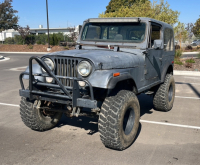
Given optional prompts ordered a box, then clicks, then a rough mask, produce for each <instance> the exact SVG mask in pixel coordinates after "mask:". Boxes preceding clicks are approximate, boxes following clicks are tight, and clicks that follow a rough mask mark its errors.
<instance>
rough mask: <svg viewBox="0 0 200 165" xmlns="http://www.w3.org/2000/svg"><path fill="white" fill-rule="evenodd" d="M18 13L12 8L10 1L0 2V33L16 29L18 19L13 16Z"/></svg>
mask: <svg viewBox="0 0 200 165" xmlns="http://www.w3.org/2000/svg"><path fill="white" fill-rule="evenodd" d="M16 13H18V11H17V10H14V9H13V7H12V0H5V1H4V2H0V32H2V31H4V30H6V29H16V28H17V26H16V25H17V23H18V20H19V17H18V16H16V15H15V14H16Z"/></svg>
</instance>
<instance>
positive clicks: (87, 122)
mask: <svg viewBox="0 0 200 165" xmlns="http://www.w3.org/2000/svg"><path fill="white" fill-rule="evenodd" d="M138 100H139V103H140V116H143V115H145V114H151V113H153V111H152V108H153V98H152V97H151V96H148V95H145V94H140V95H139V96H138ZM65 125H70V126H74V127H79V128H82V129H85V130H89V131H90V132H89V133H88V135H93V134H95V133H96V132H98V119H95V118H89V117H78V118H77V117H74V118H68V117H66V116H65V115H63V116H62V119H61V121H60V122H59V124H58V126H57V127H63V126H65ZM140 131H141V124H140V127H139V129H138V135H137V137H138V136H139V133H140Z"/></svg>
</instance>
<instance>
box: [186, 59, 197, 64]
mask: <svg viewBox="0 0 200 165" xmlns="http://www.w3.org/2000/svg"><path fill="white" fill-rule="evenodd" d="M185 62H186V63H195V61H194V59H193V58H190V59H187V60H186V61H185Z"/></svg>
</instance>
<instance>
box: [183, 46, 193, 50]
mask: <svg viewBox="0 0 200 165" xmlns="http://www.w3.org/2000/svg"><path fill="white" fill-rule="evenodd" d="M192 49H193V48H192V46H191V45H188V46H186V47H185V50H192Z"/></svg>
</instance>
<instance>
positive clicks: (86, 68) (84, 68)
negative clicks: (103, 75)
mask: <svg viewBox="0 0 200 165" xmlns="http://www.w3.org/2000/svg"><path fill="white" fill-rule="evenodd" d="M77 70H78V73H79V74H80V75H81V76H83V77H86V76H88V75H89V74H90V73H91V71H92V66H91V64H90V63H89V62H88V61H81V62H80V63H79V64H78V67H77Z"/></svg>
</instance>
